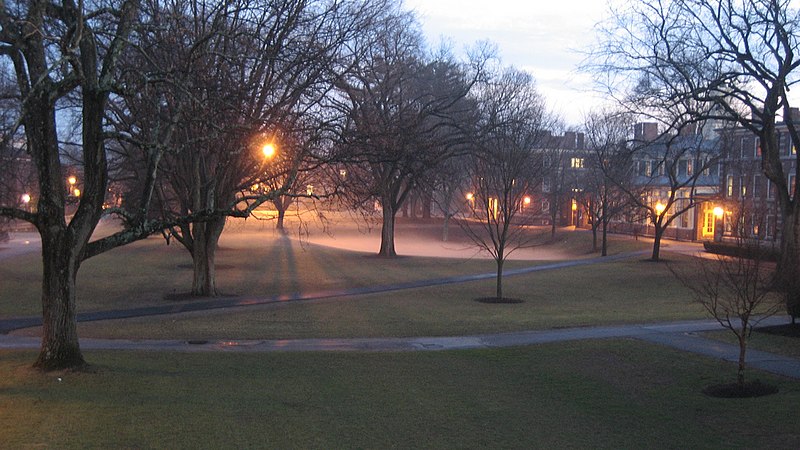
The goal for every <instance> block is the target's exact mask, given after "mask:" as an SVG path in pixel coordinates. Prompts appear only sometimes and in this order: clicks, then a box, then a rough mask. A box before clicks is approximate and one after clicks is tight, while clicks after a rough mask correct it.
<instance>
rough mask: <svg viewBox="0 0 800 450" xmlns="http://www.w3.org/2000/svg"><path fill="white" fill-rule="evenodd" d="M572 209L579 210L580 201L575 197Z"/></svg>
mask: <svg viewBox="0 0 800 450" xmlns="http://www.w3.org/2000/svg"><path fill="white" fill-rule="evenodd" d="M572 210H573V211H577V210H578V202H576V201H575V199H573V200H572Z"/></svg>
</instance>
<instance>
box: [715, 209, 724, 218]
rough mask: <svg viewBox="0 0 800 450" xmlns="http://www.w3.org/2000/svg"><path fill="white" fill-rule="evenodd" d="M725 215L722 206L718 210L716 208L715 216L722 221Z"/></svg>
mask: <svg viewBox="0 0 800 450" xmlns="http://www.w3.org/2000/svg"><path fill="white" fill-rule="evenodd" d="M723 215H725V210H724V209H722V207H721V206H717V207H716V208H714V216H715V217H716V218H717V219H721V218H722V216H723Z"/></svg>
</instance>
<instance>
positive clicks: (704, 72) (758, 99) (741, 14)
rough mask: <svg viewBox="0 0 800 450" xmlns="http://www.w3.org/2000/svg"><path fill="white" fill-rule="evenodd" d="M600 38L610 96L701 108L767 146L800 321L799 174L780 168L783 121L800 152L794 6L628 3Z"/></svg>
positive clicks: (698, 115) (770, 0)
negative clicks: (794, 93) (795, 98)
mask: <svg viewBox="0 0 800 450" xmlns="http://www.w3.org/2000/svg"><path fill="white" fill-rule="evenodd" d="M626 5H627V7H624V8H619V9H617V10H616V11H615V12H614V13H613V14H612V17H613V19H612V21H611V22H609V23H607V24H606V26H605V27H603V28H602V30H603V31H605V38H604V41H603V43H602V44H601V46H600V47H599V48H598V51H597V54H596V55H593V58H592V60H593V61H600V63H599V64H589V66H590V67H591V68H592V69H594V71H595V73H597V74H602V78H603V81H604V84H605V85H606V87H608V88H609V89H610V90H611V91H612V92H628V93H630V94H631V97H630V98H631V99H632V100H635V101H636V102H637V103H638V104H640V105H645V106H648V107H650V108H661V107H664V106H668V107H672V106H674V105H695V106H698V107H697V108H687V109H686V112H687V113H688V114H692V115H694V116H695V119H697V120H707V119H720V120H728V121H732V122H734V123H736V124H738V125H739V126H741V127H743V128H745V129H747V130H750V131H751V132H752V133H753V134H754V135H756V136H757V137H758V138H759V139H760V140H761V149H762V152H761V158H762V170H763V172H764V174H765V176H766V177H767V178H768V179H769V180H770V181H771V182H772V183H773V184H774V185H775V186H776V191H777V196H778V204H779V206H780V214H781V219H782V224H783V228H782V233H781V250H782V251H781V255H782V256H781V261H780V263H779V264H780V269H779V270H778V271H777V273H778V274H780V276H781V277H782V279H783V286H784V288H785V290H786V293H787V297H786V300H787V309H788V310H789V313H790V314H791V315H792V316H794V317H798V316H800V283H798V282H797V280H800V196H798V194H800V191H798V190H799V189H800V187H799V186H794V187H793V188H792V186H791V185H790V184H789V181H788V175H789V174H790V173H794V174H795V175H796V176H800V173H798V172H797V171H798V170H800V164H797V161H795V162H794V163H793V164H792V166H793V167H792V166H789V165H787V164H786V163H785V162H783V161H782V160H781V152H780V148H779V145H778V140H777V134H776V123H778V120H779V118H780V117H781V116H782V119H783V121H784V122H786V125H787V127H788V129H789V134H790V136H791V140H792V143H793V144H794V145H798V144H800V134H799V133H798V128H800V127H798V125H800V122H798V120H799V119H798V118H796V117H794V116H793V115H792V113H791V111H792V108H793V105H794V103H793V99H792V97H791V95H790V94H789V93H790V91H791V90H792V89H793V88H795V86H796V85H797V83H798V82H800V76H798V66H799V65H800V60H798V58H797V55H800V17H799V16H798V10H797V9H796V8H794V7H793V6H792V5H793V3H792V1H791V0H724V1H712V0H671V1H663V0H645V1H642V2H635V3H628V4H626Z"/></svg>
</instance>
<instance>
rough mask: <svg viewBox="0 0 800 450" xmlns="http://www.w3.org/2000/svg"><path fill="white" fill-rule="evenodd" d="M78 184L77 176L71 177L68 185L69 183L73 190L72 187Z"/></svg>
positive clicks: (68, 179)
mask: <svg viewBox="0 0 800 450" xmlns="http://www.w3.org/2000/svg"><path fill="white" fill-rule="evenodd" d="M77 182H78V179H77V178H76V177H75V175H70V176H69V178H67V183H69V186H70V188H72V186H75V183H77Z"/></svg>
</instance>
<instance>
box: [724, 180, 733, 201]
mask: <svg viewBox="0 0 800 450" xmlns="http://www.w3.org/2000/svg"><path fill="white" fill-rule="evenodd" d="M726 190H727V193H728V197H733V175H728V181H727V183H726Z"/></svg>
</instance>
